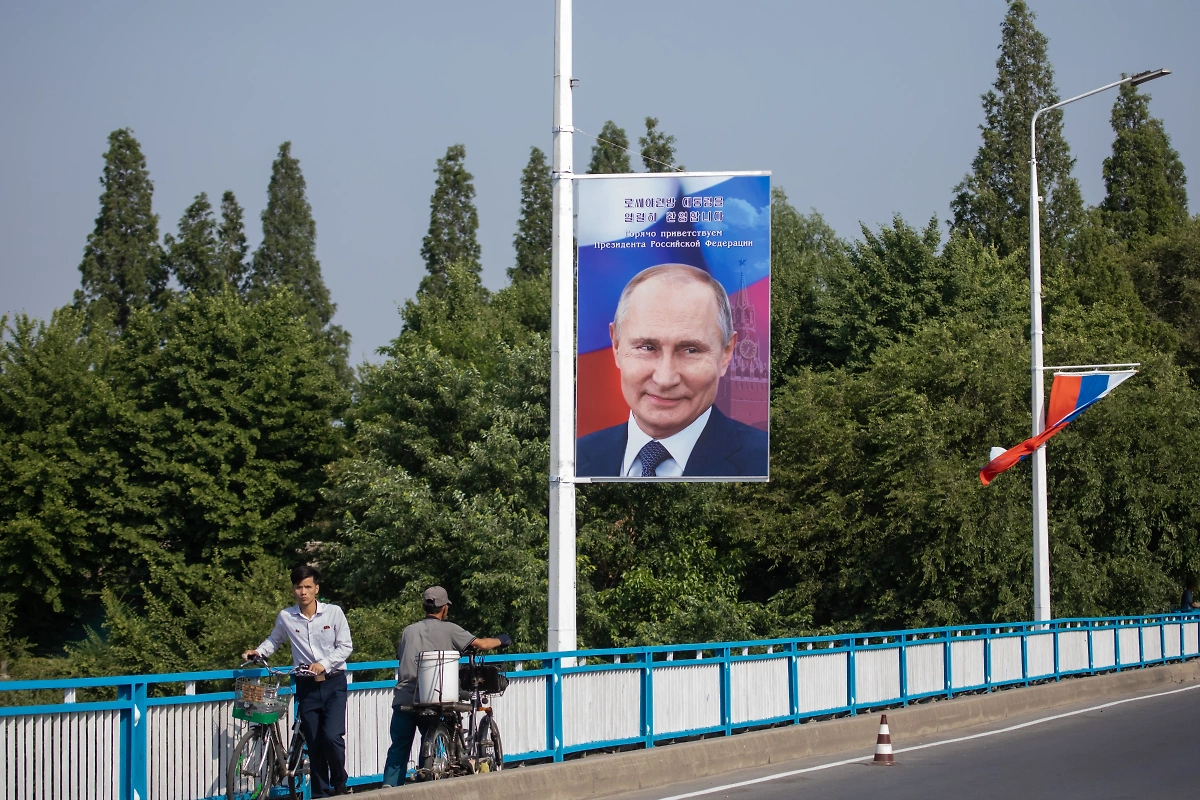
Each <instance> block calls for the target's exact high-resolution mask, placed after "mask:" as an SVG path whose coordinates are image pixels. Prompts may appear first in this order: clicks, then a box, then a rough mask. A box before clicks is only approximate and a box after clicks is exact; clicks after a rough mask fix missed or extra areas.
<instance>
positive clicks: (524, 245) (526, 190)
mask: <svg viewBox="0 0 1200 800" xmlns="http://www.w3.org/2000/svg"><path fill="white" fill-rule="evenodd" d="M552 213H553V203H552V196H551V185H550V167H549V166H548V165H547V164H546V154H545V153H543V152H542V151H541V150H539V149H538V148H536V147H531V148H530V149H529V162H528V163H527V164H526V165H525V169H524V170H523V171H522V172H521V216H520V218H519V219H518V220H517V232H516V234H515V235H514V236H513V249H515V250H516V251H517V259H516V263H514V264H513V266H512V267H510V268H509V270H508V277H509V279H510V280H512V281H514V282H515V281H518V280H522V279H525V278H535V279H538V278H544V277H545V276H547V275H549V273H550V244H551V241H550V239H551V231H552V228H553V222H554V219H553V216H552Z"/></svg>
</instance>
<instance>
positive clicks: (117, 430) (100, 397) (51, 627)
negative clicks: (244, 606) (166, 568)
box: [0, 307, 131, 646]
mask: <svg viewBox="0 0 1200 800" xmlns="http://www.w3.org/2000/svg"><path fill="white" fill-rule="evenodd" d="M85 323H86V319H85V314H84V312H82V311H80V310H78V309H73V308H70V307H67V308H61V309H59V310H57V311H56V312H54V316H53V317H52V318H51V320H50V322H49V323H48V324H47V323H45V322H38V321H36V320H31V319H29V318H28V317H25V316H18V317H17V318H16V319H14V320H13V321H12V324H11V325H10V324H9V323H8V321H7V320H3V319H0V564H2V565H3V566H2V567H0V596H3V595H7V596H9V597H10V598H12V603H13V607H15V608H19V609H20V613H19V614H16V615H14V617H13V620H12V630H13V633H12V635H13V636H14V637H16V638H18V639H20V638H28V639H30V640H31V641H32V642H34V643H35V644H38V645H41V646H46V645H51V644H54V643H60V642H61V641H62V636H63V634H64V632H65V630H66V629H69V628H70V627H71V626H73V625H74V623H75V622H76V621H77V620H78V619H79V617H80V615H81V614H82V613H84V606H85V605H86V604H88V603H91V602H95V600H96V598H97V597H98V596H99V593H100V589H101V586H102V578H101V576H102V574H103V569H102V568H103V566H104V565H105V564H106V563H107V560H108V558H109V557H110V554H111V553H112V551H113V548H114V545H115V532H116V529H117V528H119V526H120V524H121V522H120V518H121V509H122V506H123V498H125V497H127V496H128V489H129V485H128V470H127V469H126V467H125V464H124V460H123V457H122V453H123V450H124V444H123V442H125V441H126V440H127V437H128V435H129V433H130V432H131V430H130V427H129V425H128V423H129V414H128V409H127V408H126V406H125V404H124V403H123V402H122V401H121V398H120V397H119V395H118V394H117V393H116V392H115V391H114V389H113V386H112V384H111V383H110V381H109V380H108V379H107V377H106V373H107V368H106V361H107V351H108V349H109V346H110V345H109V343H108V337H107V336H106V335H105V333H104V331H102V330H101V331H97V332H93V334H92V335H90V336H89V335H87V333H85V331H86V330H87V326H86V324H85Z"/></svg>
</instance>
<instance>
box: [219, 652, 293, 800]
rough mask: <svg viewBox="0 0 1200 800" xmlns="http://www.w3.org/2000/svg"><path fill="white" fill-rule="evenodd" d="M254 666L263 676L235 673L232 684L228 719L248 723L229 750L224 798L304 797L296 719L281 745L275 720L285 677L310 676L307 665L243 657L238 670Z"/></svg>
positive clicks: (284, 708) (284, 709)
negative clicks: (283, 664)
mask: <svg viewBox="0 0 1200 800" xmlns="http://www.w3.org/2000/svg"><path fill="white" fill-rule="evenodd" d="M249 665H257V666H261V667H263V668H265V669H266V671H267V674H266V675H265V676H260V675H253V676H249V675H246V676H241V677H239V678H237V680H236V681H235V682H234V701H233V717H234V719H239V720H242V721H244V722H248V723H249V724H250V727H249V728H248V729H247V730H246V732H245V733H244V734H242V738H241V739H240V740H239V741H238V743H237V745H236V746H235V747H234V748H233V754H232V755H231V756H230V757H229V765H228V768H227V769H226V774H225V798H226V800H260V798H266V797H286V798H291V800H303V798H305V797H307V796H308V775H309V763H308V746H307V744H306V743H305V741H304V734H303V733H301V732H300V718H299V717H297V718H296V719H295V720H293V721H292V737H291V739H290V740H289V743H288V746H287V748H286V749H284V746H283V737H282V736H281V735H280V727H281V726H280V722H281V721H282V719H283V715H284V714H285V713H286V712H287V709H288V703H287V700H286V699H284V698H282V697H280V696H279V690H280V688H281V687H282V686H283V682H284V679H285V678H291V677H293V676H294V677H303V676H311V675H313V673H312V672H310V671H309V670H308V669H307V665H301V666H298V667H294V668H288V669H278V668H276V667H272V666H270V665H269V664H268V663H267V660H266V659H265V658H258V659H255V660H254V661H247V662H245V663H243V664H242V668H243V669H244V668H245V667H247V666H249Z"/></svg>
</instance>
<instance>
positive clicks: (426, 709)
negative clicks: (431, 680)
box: [413, 652, 508, 781]
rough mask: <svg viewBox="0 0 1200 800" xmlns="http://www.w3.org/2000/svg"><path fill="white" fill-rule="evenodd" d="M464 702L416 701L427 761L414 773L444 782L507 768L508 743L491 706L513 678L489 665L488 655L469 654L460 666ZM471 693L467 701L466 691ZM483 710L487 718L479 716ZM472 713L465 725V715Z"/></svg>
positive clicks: (459, 674)
mask: <svg viewBox="0 0 1200 800" xmlns="http://www.w3.org/2000/svg"><path fill="white" fill-rule="evenodd" d="M458 676H459V677H458V681H459V690H460V701H459V702H457V703H415V704H414V705H413V711H414V712H416V714H417V715H418V719H417V727H418V729H419V730H420V731H421V761H420V765H419V767H418V769H417V770H416V773H415V774H414V777H415V778H416V780H418V781H431V780H440V779H442V778H451V777H454V776H456V775H473V774H476V773H480V772H498V771H500V770H501V769H503V768H504V746H503V744H502V742H501V740H500V727H499V725H497V724H496V718H495V716H494V714H493V713H492V707H491V706H490V705H489V702H490V700H491V697H490V696H492V695H496V696H499V695H502V694H504V690H505V689H506V688H507V687H508V678H507V676H505V674H504V673H503V672H501V671H500V668H499V667H497V666H495V665H494V664H484V663H483V654H482V653H477V652H469V653H468V655H467V663H466V664H463V665H462V666H460V667H459V670H458ZM464 693H465V694H467V695H468V699H467V701H466V702H463V701H462V699H461V698H462V694H464ZM480 712H482V713H483V717H482V719H477V718H478V716H479V714H480ZM463 714H466V715H467V727H466V728H465V729H464V728H463V720H462V715H463Z"/></svg>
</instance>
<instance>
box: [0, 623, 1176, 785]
mask: <svg viewBox="0 0 1200 800" xmlns="http://www.w3.org/2000/svg"><path fill="white" fill-rule="evenodd" d="M1198 633H1200V614H1161V615H1152V616H1141V617H1108V618H1095V619H1090V618H1084V619H1063V620H1054V621H1053V622H1050V623H1031V622H1014V623H1003V624H988V625H972V626H955V627H942V628H924V629H917V630H905V631H884V632H871V633H850V634H835V635H827V636H809V637H795V638H785V639H772V640H760V641H746V642H721V643H701V644H686V645H662V646H655V647H631V648H611V649H602V650H580V651H574V652H562V653H523V654H511V655H502V656H490V657H488V658H487V659H486V660H487V661H490V662H493V663H501V664H504V665H506V670H507V671H508V673H509V676H510V678H511V679H513V681H514V683H516V682H518V681H519V682H522V683H524V684H525V685H526V686H529V685H533V686H534V688H535V689H536V691H537V692H539V693H540V692H541V691H542V688H541V687H542V686H544V691H545V694H544V700H545V702H544V707H545V719H544V732H545V736H544V739H543V738H541V737H540V731H541V726H540V725H539V726H538V736H537V737H536V738H538V740H539V741H540V742H541V744H540V745H537V746H532V747H527V748H526V749H525V750H524V751H520V752H513V753H511V754H506V760H511V761H513V762H517V761H530V760H538V759H545V760H554V761H560V760H562V759H563V758H564V757H566V756H568V755H570V754H572V753H577V752H581V751H586V750H607V749H613V748H619V747H627V746H644V747H653V746H656V745H660V744H662V743H663V742H664V741H667V740H678V739H685V738H691V737H697V736H705V735H718V734H726V735H728V734H731V733H733V732H734V731H736V730H742V729H746V728H751V727H762V726H768V725H775V724H786V723H789V722H791V723H798V722H800V721H802V720H804V719H808V718H812V717H818V716H829V715H837V714H857V713H858V712H860V711H863V710H865V709H871V708H883V707H890V706H897V705H907V704H909V703H911V702H914V701H918V700H922V699H926V698H932V697H952V696H954V695H956V694H961V693H965V692H978V691H991V690H992V689H995V688H998V687H1002V686H1010V685H1019V684H1026V685H1027V684H1030V683H1033V682H1035V681H1043V680H1059V679H1061V678H1063V677H1065V676H1070V675H1085V674H1095V673H1099V672H1108V671H1120V670H1124V669H1130V668H1142V667H1146V666H1149V665H1153V664H1160V663H1165V662H1168V661H1181V660H1186V659H1190V658H1194V657H1196V656H1197V655H1198V654H1200V653H1198V649H1200V648H1198V646H1197V639H1198ZM1134 639H1136V647H1135V646H1134V644H1133V640H1134ZM930 646H932V647H930ZM1110 648H1111V654H1110ZM931 655H932V657H931ZM819 656H835V658H834V659H825V660H822V661H809V660H807V659H813V658H814V657H819ZM782 661H786V665H784V664H781V663H780V662H782ZM396 666H397V664H396V662H395V661H378V662H368V663H363V662H360V663H353V664H350V665H349V666H348V670H349V671H350V672H351V677H352V678H353V677H354V675H355V674H358V673H362V672H365V671H370V670H389V671H390V670H394V669H395V668H396ZM784 666H786V687H784V686H783V685H782V683H781V681H778V680H776V681H774V683H771V681H768V680H766V679H765V678H764V677H763V676H766V675H767V674H768V673H767V672H766V671H765V670H771V669H774V670H775V672H772V673H770V674H772V675H776V674H778V675H780V676H782V675H783V674H784ZM687 667H700V668H702V669H699V670H687V669H682V670H681V669H677V668H687ZM756 670H759V671H758V672H756ZM802 672H803V673H804V674H805V675H809V676H810V677H811V676H813V675H817V676H818V677H819V678H820V682H821V684H822V687H824V688H822V689H821V690H820V691H817V690H814V689H813V688H812V686H810V685H809V684H808V683H806V681H805V680H804V679H803V678H802V676H801V673H802ZM246 674H261V671H259V670H216V671H205V672H183V673H172V674H158V675H140V676H115V677H106V678H76V679H53V680H32V681H0V692H3V693H6V694H5V695H0V701H3V702H7V703H19V702H21V701H22V700H24V699H25V698H23V697H21V696H18V695H13V694H12V693H13V692H45V691H48V690H49V691H55V692H62V693H63V702H61V703H45V702H38V703H29V704H27V705H19V704H13V705H3V706H0V726H3V725H4V723H6V722H7V721H16V719H30V718H42V717H55V716H61V715H73V714H84V713H87V712H118V714H119V723H118V724H119V733H120V736H119V751H120V752H119V764H118V766H117V769H116V774H117V776H118V782H117V786H116V791H115V792H112V793H111V794H115V795H116V796H117V797H120V798H122V800H133V799H134V798H141V799H142V800H146V798H149V797H151V796H152V794H153V793H151V792H150V787H149V769H148V764H149V761H150V758H151V756H152V754H151V753H150V752H149V744H148V737H147V725H146V724H145V722H144V720H145V718H146V716H147V713H148V712H149V710H150V709H152V708H156V707H163V706H173V707H175V706H187V705H189V704H205V703H215V702H220V701H228V700H232V699H233V692H232V691H208V692H204V693H199V694H197V693H196V684H198V683H205V682H213V681H231V680H232V679H233V678H235V677H237V676H239V675H246ZM604 675H607V676H609V677H613V678H615V679H616V680H617V681H621V680H622V679H624V683H621V686H623V687H626V688H624V689H620V690H614V689H612V688H611V687H609V686H608V684H605V685H601V683H600V682H599V681H600V680H603V679H604V678H603V676H604ZM589 676H591V677H589ZM625 676H629V677H628V678H625ZM530 681H533V682H534V683H533V684H530V683H528V682H530ZM589 681H591V682H590V683H589ZM680 681H685V682H686V681H693V682H697V683H694V684H687V683H680ZM569 682H570V685H571V689H570V693H571V697H570V698H568V697H567V696H566V694H565V691H566V687H567V685H568V683H569ZM163 684H182V685H183V686H184V694H172V695H164V696H152V695H154V694H158V693H160V691H159V689H158V688H157V687H160V686H162V685H163ZM768 684H769V685H768ZM393 685H394V681H392V680H382V681H379V680H377V681H353V680H352V682H351V684H350V687H349V688H350V691H351V692H363V691H369V690H379V689H388V688H391V687H392V686H393ZM656 685H660V691H666V692H667V694H668V696H672V697H688V692H689V691H691V690H690V689H689V688H688V687H689V686H692V685H696V686H702V687H703V689H704V692H706V693H710V691H715V698H714V697H708V698H707V699H706V700H703V701H702V700H699V699H697V700H695V701H692V700H684V701H681V702H684V703H688V702H694V705H695V707H694V708H692V709H690V711H689V713H690V714H691V716H687V715H684V717H686V719H687V720H691V721H690V722H688V721H686V720H685V721H684V722H679V721H678V720H676V721H674V722H672V721H671V720H656V718H655V706H656V703H655V696H656V695H655V687H656ZM606 687H607V688H606ZM95 689H104V690H107V693H109V694H115V699H103V700H95V701H88V702H75V697H76V693H77V692H78V691H79V690H95ZM614 691H615V692H616V694H613V692H614ZM672 691H674V692H675V694H673V695H672V694H671V692H672ZM581 692H582V693H583V694H584V695H586V696H587V698H589V699H590V700H591V701H594V702H605V701H607V702H611V701H613V699H614V698H615V699H616V701H617V702H620V703H622V704H624V705H627V706H630V707H632V706H634V705H636V713H635V712H634V710H633V709H632V708H627V709H625V711H626V712H627V713H626V716H627V717H628V724H627V729H626V730H623V731H622V732H620V733H619V735H609V734H606V733H605V732H604V730H601V728H602V727H603V726H601V725H599V723H596V724H594V725H593V726H592V728H593V729H594V730H591V732H589V730H588V729H587V726H588V724H590V723H589V721H588V720H582V721H581V720H579V719H575V718H573V717H571V716H570V715H571V714H572V713H573V709H575V708H576V707H577V706H576V705H573V704H574V703H576V700H577V699H578V698H579V697H580V696H583V695H581V694H580V693H581ZM589 692H590V693H591V694H588V693H589ZM605 692H608V693H609V694H605ZM756 692H766V693H768V694H769V693H770V692H774V693H775V694H774V695H771V696H767V695H762V696H764V697H766V702H767V703H768V705H771V706H772V708H773V709H774V710H773V711H768V712H763V713H759V714H758V715H755V714H754V712H752V711H751V712H747V711H746V703H747V702H750V701H749V700H748V699H747V698H751V699H753V697H754V696H757V695H755V693H756ZM285 693H286V690H285ZM572 698H574V699H572ZM506 699H507V698H506ZM706 703H707V705H706ZM538 705H539V707H540V706H541V703H540V702H539V704H538ZM663 710H664V711H666V712H668V714H669V713H671V712H673V711H674V710H675V709H673V708H672V707H671V706H666V707H665V708H664V709H663ZM379 713H381V714H383V713H386V705H383V706H381V708H380V711H379ZM748 714H749V716H748ZM500 722H501V727H502V729H504V727H505V719H504V718H503V717H502V718H501V720H500ZM568 722H570V723H572V725H571V726H569V725H568ZM635 722H636V730H634V723H635ZM568 727H571V731H573V732H572V733H571V735H568V733H569V731H568ZM385 728H386V723H385ZM581 730H582V732H581ZM14 731H15V728H12V727H11V726H7V727H2V728H0V732H3V733H4V735H5V736H9V737H13V736H16V735H17V733H15V732H14ZM610 733H611V732H610ZM350 735H354V731H353V729H352V730H351V731H350ZM506 738H507V736H506ZM5 747H6V745H5V744H4V742H0V752H4V751H5ZM8 752H13V749H12V747H8ZM379 779H380V775H379V774H364V775H357V776H353V778H352V780H351V783H353V784H362V783H368V782H372V781H378V780H379ZM106 794H107V793H106ZM157 794H158V795H160V796H161V795H162V792H161V791H159V792H157ZM16 796H17V797H24V796H25V795H24V794H23V793H22V792H21V791H20V789H19V787H18V792H17V794H16ZM179 800H195V798H191V797H189V798H183V797H180V798H179Z"/></svg>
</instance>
